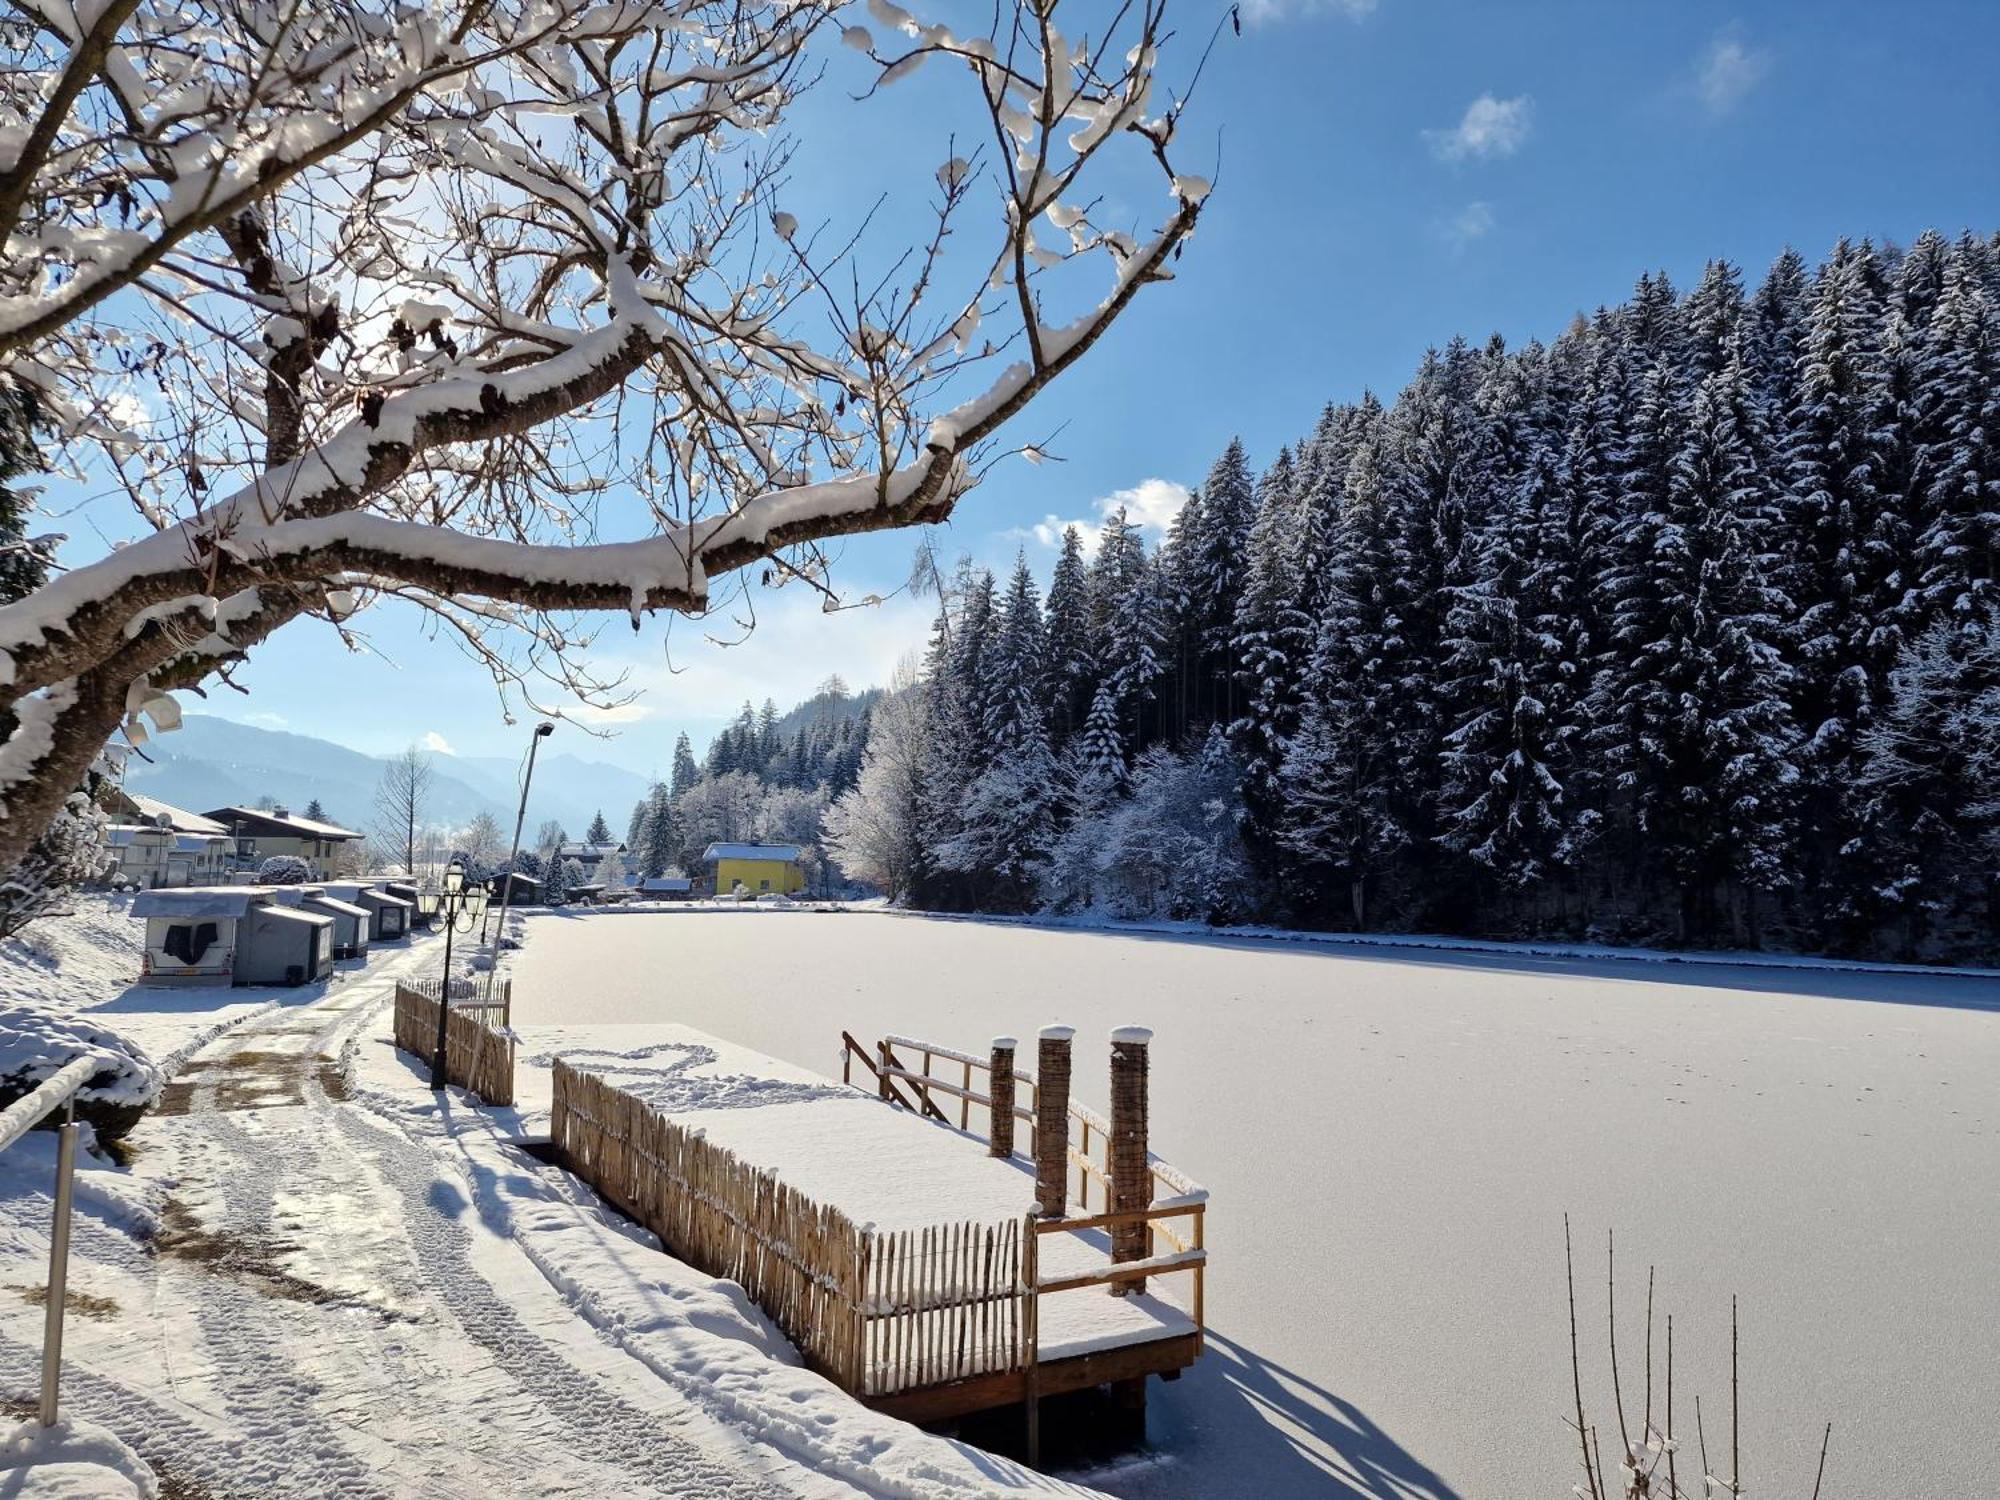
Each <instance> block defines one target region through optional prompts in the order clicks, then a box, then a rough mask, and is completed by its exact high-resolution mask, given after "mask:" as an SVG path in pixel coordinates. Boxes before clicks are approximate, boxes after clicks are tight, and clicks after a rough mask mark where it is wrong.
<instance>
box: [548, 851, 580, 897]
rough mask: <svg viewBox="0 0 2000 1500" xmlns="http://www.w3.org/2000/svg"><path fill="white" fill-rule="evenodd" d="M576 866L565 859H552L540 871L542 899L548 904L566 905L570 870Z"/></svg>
mask: <svg viewBox="0 0 2000 1500" xmlns="http://www.w3.org/2000/svg"><path fill="white" fill-rule="evenodd" d="M575 868H576V866H575V865H574V864H573V863H572V862H571V861H569V860H566V859H561V858H557V859H552V860H550V861H549V864H548V868H547V869H546V870H544V871H543V872H542V900H543V901H544V902H545V903H546V904H547V905H549V906H568V905H569V887H570V871H571V870H573V869H575Z"/></svg>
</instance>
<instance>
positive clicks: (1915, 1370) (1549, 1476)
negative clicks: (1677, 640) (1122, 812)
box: [515, 911, 2000, 1500]
mask: <svg viewBox="0 0 2000 1500" xmlns="http://www.w3.org/2000/svg"><path fill="white" fill-rule="evenodd" d="M527 931H528V933H529V941H528V943H527V945H526V947H525V949H524V950H523V952H522V953H521V954H520V955H518V957H517V959H516V974H517V981H516V1001H515V1012H516V1020H517V1022H518V1023H521V1024H528V1025H532V1024H535V1023H538V1022H539V1023H559V1024H562V1025H565V1026H583V1025H590V1024H593V1023H635V1022H647V1023H657V1022H663V1021H673V1022H681V1023H686V1024H689V1025H692V1026H695V1027H698V1028H700V1029H702V1030H704V1031H707V1032H709V1033H712V1034H715V1035H718V1036H721V1037H725V1038H728V1039H730V1040H733V1041H736V1042H739V1043H742V1044H744V1045H746V1046H749V1047H753V1048H755V1049H757V1050H759V1051H761V1052H764V1053H768V1054H770V1055H772V1056H775V1057H779V1058H783V1059H786V1060H788V1061H791V1062H793V1063H795V1064H798V1065H801V1066H805V1067H810V1068H814V1069H817V1070H819V1071H821V1072H829V1073H837V1071H838V1061H837V1047H838V1035H839V1031H840V1029H841V1028H842V1027H845V1028H847V1029H849V1030H851V1031H853V1032H854V1033H855V1034H856V1035H858V1036H861V1037H863V1038H874V1037H877V1036H880V1035H882V1034H884V1033H885V1032H892V1031H894V1032H904V1033H910V1034H915V1035H921V1036H927V1037H932V1038H934V1039H936V1040H938V1041H941V1042H945V1043H948V1044H955V1045H959V1046H964V1047H971V1048H977V1047H979V1046H981V1045H983V1044H984V1043H985V1042H986V1040H987V1039H989V1038H990V1037H991V1036H993V1035H994V1034H996V1033H1000V1032H1007V1033H1011V1034H1014V1035H1020V1036H1028V1035H1032V1034H1033V1031H1034V1029H1035V1027H1036V1026H1037V1025H1039V1024H1041V1023H1043V1022H1045V1021H1049V1020H1062V1021H1067V1022H1069V1023H1071V1024H1074V1025H1076V1026H1077V1027H1078V1028H1079V1035H1078V1054H1077V1080H1076V1087H1077V1090H1078V1095H1079V1097H1080V1098H1083V1099H1085V1100H1087V1101H1091V1102H1094V1103H1100V1104H1101V1103H1102V1101H1103V1100H1104V1098H1105V1095H1106V1086H1107V1079H1106V1073H1107V1052H1108V1048H1107V1046H1106V1045H1105V1042H1104V1038H1105V1036H1106V1034H1107V1032H1108V1031H1109V1029H1110V1028H1111V1027H1112V1026H1114V1025H1118V1024H1120V1023H1124V1022H1128V1021H1135V1020H1136V1021H1143V1022H1145V1023H1148V1024H1150V1025H1152V1026H1154V1027H1155V1028H1156V1030H1157V1037H1156V1040H1155V1042H1154V1046H1153V1122H1154V1124H1153V1131H1154V1135H1153V1146H1154V1149H1155V1150H1157V1151H1158V1152H1159V1153H1160V1154H1162V1155H1163V1156H1165V1157H1166V1158H1167V1159H1168V1160H1170V1161H1173V1162H1174V1163H1175V1164H1176V1165H1178V1166H1181V1167H1183V1168H1184V1169H1185V1170H1187V1171H1188V1172H1190V1173H1191V1174H1192V1175H1193V1176H1194V1177H1196V1178H1197V1179H1199V1180H1200V1181H1202V1182H1203V1183H1204V1184H1205V1185H1206V1186H1208V1187H1209V1189H1210V1190H1211V1192H1212V1193H1213V1194H1214V1201H1213V1204H1212V1208H1211V1212H1210V1215H1209V1224H1208V1243H1209V1246H1210V1249H1211V1252H1212V1254H1213V1257H1214V1259H1213V1263H1212V1267H1211V1274H1210V1277H1209V1296H1208V1309H1209V1322H1210V1328H1211V1339H1210V1345H1209V1353H1208V1355H1207V1356H1206V1357H1205V1359H1204V1360H1203V1361H1202V1363H1201V1364H1200V1365H1199V1366H1197V1368H1196V1370H1195V1371H1193V1372H1191V1374H1190V1375H1189V1376H1188V1377H1187V1378H1185V1379H1183V1380H1182V1381H1180V1382H1179V1383H1177V1384H1173V1385H1156V1386H1155V1387H1154V1393H1153V1423H1152V1427H1153V1435H1154V1439H1155V1444H1156V1448H1157V1450H1158V1452H1157V1455H1156V1457H1155V1458H1154V1459H1153V1460H1151V1461H1148V1462H1141V1463H1136V1464H1132V1465H1128V1466H1125V1467H1123V1468H1121V1469H1119V1470H1117V1471H1115V1472H1113V1473H1110V1474H1108V1475H1105V1474H1093V1475H1091V1476H1089V1477H1090V1479H1091V1482H1092V1483H1093V1484H1095V1485H1097V1486H1098V1487H1100V1488H1104V1489H1108V1490H1113V1491H1116V1492H1119V1493H1123V1494H1128V1495H1135V1496H1137V1495H1143V1496H1148V1497H1151V1496H1156V1495H1157V1496H1168V1495H1172V1496H1197V1495H1198V1496H1204V1497H1206V1496H1231V1495H1255V1496H1257V1497H1259V1500H1269V1497H1274V1496H1279V1495H1293V1494H1299V1495H1306V1494H1328V1495H1341V1494H1354V1495H1366V1496H1371V1497H1378V1496H1379V1497H1387V1496H1395V1497H1398V1500H1425V1497H1443V1496H1462V1497H1465V1500H1488V1497H1509V1500H1511V1497H1514V1496H1524V1497H1525V1496H1531V1495H1538V1494H1539V1495H1548V1494H1562V1493H1565V1492H1566V1491H1567V1489H1568V1487H1569V1485H1570V1483H1571V1482H1572V1479H1573V1478H1574V1477H1576V1476H1575V1474H1574V1462H1575V1460H1574V1456H1573V1447H1572V1440H1571V1438H1570V1436H1569V1434H1568V1432H1567V1431H1566V1429H1565V1428H1564V1427H1563V1426H1562V1419H1563V1415H1564V1412H1565V1410H1566V1409H1567V1406H1568V1403H1569V1395H1568V1385H1569V1365H1568V1345H1567V1321H1566V1308H1565V1302H1564V1292H1563V1246H1562V1216H1563V1214H1564V1213H1565V1212H1568V1213H1569V1214H1570V1215H1571V1217H1572V1219H1573V1221H1574V1222H1575V1224H1576V1225H1577V1228H1578V1235H1579V1267H1580V1271H1579V1288H1580V1295H1581V1298H1582V1302H1583V1330H1584V1332H1583V1340H1584V1344H1583V1355H1584V1361H1585V1365H1584V1373H1585V1380H1586V1383H1587V1389H1586V1395H1587V1397H1588V1398H1591V1399H1593V1401H1594V1404H1595V1409H1596V1415H1597V1416H1598V1417H1600V1418H1601V1419H1602V1420H1603V1421H1604V1422H1605V1423H1606V1424H1607V1425H1615V1424H1614V1419H1613V1418H1612V1417H1611V1414H1610V1399H1611V1393H1610V1386H1609V1379H1608V1362H1607V1360H1606V1357H1605V1354H1604V1341H1603V1325H1604V1316H1603V1293H1604V1286H1603V1257H1602V1244H1603V1232H1604V1230H1605V1229H1607V1228H1615V1229H1616V1230H1617V1232H1618V1236H1619V1264H1620V1266H1621V1268H1622V1274H1621V1278H1620V1280H1621V1289H1622V1297H1621V1303H1620V1319H1621V1329H1620V1333H1621V1347H1622V1350H1623V1351H1624V1353H1625V1355H1626V1360H1627V1363H1626V1369H1627V1371H1628V1379H1627V1384H1626V1397H1627V1400H1628V1402H1629V1401H1630V1400H1631V1399H1632V1391H1633V1385H1632V1381H1633V1380H1634V1379H1636V1378H1637V1377H1638V1364H1637V1355H1636V1353H1635V1352H1634V1351H1636V1350H1637V1348H1638V1347H1639V1343H1640V1339H1641V1330H1642V1323H1643V1299H1644V1277H1645V1268H1646V1266H1647V1265H1648V1264H1655V1265H1657V1266H1658V1268H1659V1292H1658V1299H1659V1305H1660V1309H1661V1312H1662V1314H1664V1313H1665V1312H1667V1311H1672V1312H1673V1313H1674V1316H1675V1353H1676V1376H1677V1399H1678V1400H1680V1401H1681V1402H1682V1403H1683V1406H1682V1408H1681V1411H1682V1412H1683V1413H1684V1412H1685V1410H1686V1404H1687V1403H1688V1402H1689V1401H1690V1398H1691V1397H1692V1395H1693V1394H1694V1393H1695V1392H1696V1391H1697V1390H1698V1391H1700V1392H1701V1393H1702V1394H1703V1407H1704V1412H1705V1413H1711V1412H1717V1411H1722V1410H1725V1409H1726V1401H1727V1371H1728V1362H1727V1361H1728V1299H1729V1296H1730V1294H1731V1293H1732V1292H1733V1293H1737V1294H1739V1295H1740V1297H1741V1299H1742V1309H1743V1357H1742V1369H1743V1396H1742V1405H1743V1413H1744V1437H1743V1453H1744V1473H1745V1477H1746V1487H1747V1488H1748V1490H1749V1491H1750V1492H1751V1493H1757V1492H1760V1491H1761V1492H1765V1493H1783V1492H1785V1491H1786V1488H1787V1486H1788V1485H1789V1486H1791V1487H1793V1488H1796V1489H1797V1490H1798V1491H1799V1492H1800V1493H1805V1492H1808V1491H1809V1490H1810V1488H1811V1479H1810V1476H1811V1472H1812V1464H1813V1461H1814V1459H1815V1458H1816V1456H1817V1452H1818V1445H1819V1439H1820V1432H1821V1426H1822V1424H1823V1423H1824V1422H1826V1421H1829V1420H1830V1421H1832V1422H1833V1423H1834V1437H1833V1447H1832V1454H1831V1456H1830V1458H1829V1461H1828V1481H1827V1491H1826V1492H1827V1493H1829V1494H1878V1493H1879V1494H1890V1493H1894V1494H1913V1495H1924V1496H1927V1497H1929V1496H1937V1497H1948V1496H1951V1497H1955V1496H1961V1495H1964V1496H1970V1495H1975V1494H1981V1493H1984V1492H1985V1490H1986V1489H1987V1488H1988V1485H1989V1478H1988V1472H1987V1471H1988V1469H1989V1467H1990V1460H1989V1455H1988V1453H1987V1447H1988V1445H1987V1444H1986V1442H1985V1440H1984V1438H1983V1436H1982V1434H1983V1433H1984V1432H1985V1430H1986V1427H1987V1426H1988V1425H1989V1424H1990V1415H1991V1412H1992V1411H1993V1410H1994V1409H1995V1407H1996V1405H2000V1360H1996V1359H1995V1358H1994V1354H1993V1351H1994V1350H1995V1349H1996V1348H2000V1296H1996V1294H1995V1285H1996V1282H1995V1267H1996V1265H2000V1261H1996V1256H1995V1251H1994V1246H1995V1245H1996V1244H2000V980H1995V979H1992V978H1983V977H1972V978H1967V977H1958V976H1952V975H1944V974H1935V973H1923V972H1873V973H1869V972H1843V971H1840V970H1836V969H1830V968H1825V967H1801V968H1792V967H1778V966H1748V965H1746V966H1741V967H1731V966H1722V965H1703V966H1694V965H1639V964H1634V963H1630V962H1625V961H1621V960H1618V959H1613V958H1581V957H1547V956H1538V955H1535V954H1531V953H1508V952H1485V953H1477V954H1468V953H1458V952H1452V951H1447V950H1443V949H1436V950H1433V949H1424V948H1417V947H1412V946H1408V945H1403V946H1381V947H1366V946H1354V945H1339V946H1335V945H1318V944H1282V943H1273V942H1270V941H1266V940H1262V939H1232V938H1226V937H1214V936H1210V935H1206V934H1202V933H1180V932H1142V931H1122V932H1121V931H1111V932H1104V931H1067V930H1059V929H1049V928H1040V927H1023V926H1014V925H1003V924H982V923H972V922H944V921H926V920H919V919H911V918H905V917H899V916H890V915H884V914H880V913H856V912H843V913H838V914H822V913H814V912H796V911H762V912H744V913H736V912H728V913H724V912H703V911H681V912H668V913H659V914H647V915H632V914H624V913H593V914H577V915H538V916H534V917H531V918H529V919H528V923H527ZM1656 1380H1657V1376H1656ZM1709 1440H1710V1442H1711V1443H1712V1444H1713V1443H1715V1442H1716V1441H1717V1433H1716V1431H1715V1429H1714V1427H1713V1425H1711V1427H1710V1431H1709ZM1683 1478H1684V1479H1685V1472H1684V1474H1683ZM1802 1480H1803V1482H1801V1481H1802ZM1836 1485H1837V1486H1838V1487H1837V1488H1836Z"/></svg>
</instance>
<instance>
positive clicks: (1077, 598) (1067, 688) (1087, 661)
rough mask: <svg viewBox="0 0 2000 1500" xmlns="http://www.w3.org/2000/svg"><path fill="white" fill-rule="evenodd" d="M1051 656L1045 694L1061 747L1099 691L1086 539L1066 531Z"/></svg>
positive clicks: (1053, 591) (1050, 622) (1050, 614)
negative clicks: (1085, 556)
mask: <svg viewBox="0 0 2000 1500" xmlns="http://www.w3.org/2000/svg"><path fill="white" fill-rule="evenodd" d="M1046 618H1047V635H1048V646H1047V657H1046V664H1047V665H1046V672H1045V676H1044V679H1043V685H1042V694H1043V698H1044V700H1045V701H1046V702H1047V703H1048V705H1049V733H1050V736H1051V738H1052V739H1053V740H1054V741H1055V743H1057V744H1062V743H1063V742H1065V741H1066V740H1068V738H1069V737H1070V736H1071V735H1073V734H1075V733H1076V731H1077V730H1078V729H1080V728H1081V727H1082V726H1083V720H1084V715H1085V714H1087V713H1089V712H1090V701H1091V695H1092V694H1093V693H1094V692H1095V690H1096V679H1097V652H1096V645H1095V642H1094V632H1093V630H1092V629H1091V619H1090V581H1089V578H1088V575H1087V573H1086V570H1085V568H1084V562H1083V537H1082V535H1081V534H1080V533H1079V532H1078V531H1077V529H1076V528H1075V527H1074V526H1066V527H1064V528H1063V538H1062V554H1061V555H1060V556H1059V557H1058V558H1057V559H1056V566H1055V572H1054V573H1053V574H1052V575H1051V576H1050V579H1049V601H1048V610H1047V617H1046Z"/></svg>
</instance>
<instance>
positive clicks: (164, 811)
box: [125, 791, 229, 835]
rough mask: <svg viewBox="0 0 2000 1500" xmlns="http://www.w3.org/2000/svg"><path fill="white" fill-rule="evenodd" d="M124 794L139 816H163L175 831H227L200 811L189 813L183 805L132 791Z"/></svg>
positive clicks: (208, 832) (158, 817) (215, 832)
mask: <svg viewBox="0 0 2000 1500" xmlns="http://www.w3.org/2000/svg"><path fill="white" fill-rule="evenodd" d="M125 795H126V796H127V797H128V798H130V799H131V802H132V805H133V806H134V807H136V808H138V809H139V815H140V816H141V817H143V818H145V819H147V820H148V821H155V820H157V819H160V818H165V819H166V820H167V826H168V827H170V828H172V829H173V830H174V832H176V833H206V834H225V835H226V834H227V833H228V832H229V830H228V829H227V828H224V827H223V826H222V825H221V824H220V823H218V822H216V821H215V819H213V818H205V817H203V816H202V815H201V814H200V813H191V812H189V811H188V810H187V809H186V808H184V807H175V806H174V805H173V803H171V802H162V801H161V800H160V799H159V798H157V797H148V796H145V795H143V794H141V793H139V792H134V791H127V792H126V793H125Z"/></svg>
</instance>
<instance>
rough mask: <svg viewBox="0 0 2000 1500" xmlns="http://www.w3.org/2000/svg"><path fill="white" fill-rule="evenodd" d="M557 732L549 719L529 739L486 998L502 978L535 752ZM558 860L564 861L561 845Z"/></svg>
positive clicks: (489, 968)
mask: <svg viewBox="0 0 2000 1500" xmlns="http://www.w3.org/2000/svg"><path fill="white" fill-rule="evenodd" d="M555 732H556V726H555V725H553V724H551V723H550V722H549V721H548V720H547V719H544V720H542V722H541V723H539V724H537V725H536V726H535V732H534V734H532V735H531V736H529V738H528V769H527V771H526V772H525V773H523V775H522V777H521V805H520V806H519V807H518V808H516V809H515V811H514V846H513V847H512V848H511V849H509V850H508V851H507V869H506V872H505V873H504V874H503V875H502V876H501V877H500V916H499V918H498V920H497V921H495V922H494V924H493V951H492V955H491V957H492V962H491V963H490V964H489V965H488V966H487V969H486V998H487V999H488V1000H491V999H492V998H493V985H494V983H495V981H496V980H498V978H499V977H500V944H501V943H502V942H503V941H504V940H505V938H506V936H507V907H508V905H509V904H510V903H511V902H512V901H513V899H514V862H515V861H516V860H518V859H519V858H520V857H521V826H522V825H523V824H524V823H526V822H527V821H528V788H529V787H531V786H533V785H534V782H535V751H536V750H537V749H539V748H540V747H541V743H542V741H543V740H545V739H547V738H548V737H549V736H550V735H552V734H554V733H555ZM556 858H558V859H561V858H562V849H561V847H560V846H558V847H557V849H556Z"/></svg>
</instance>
